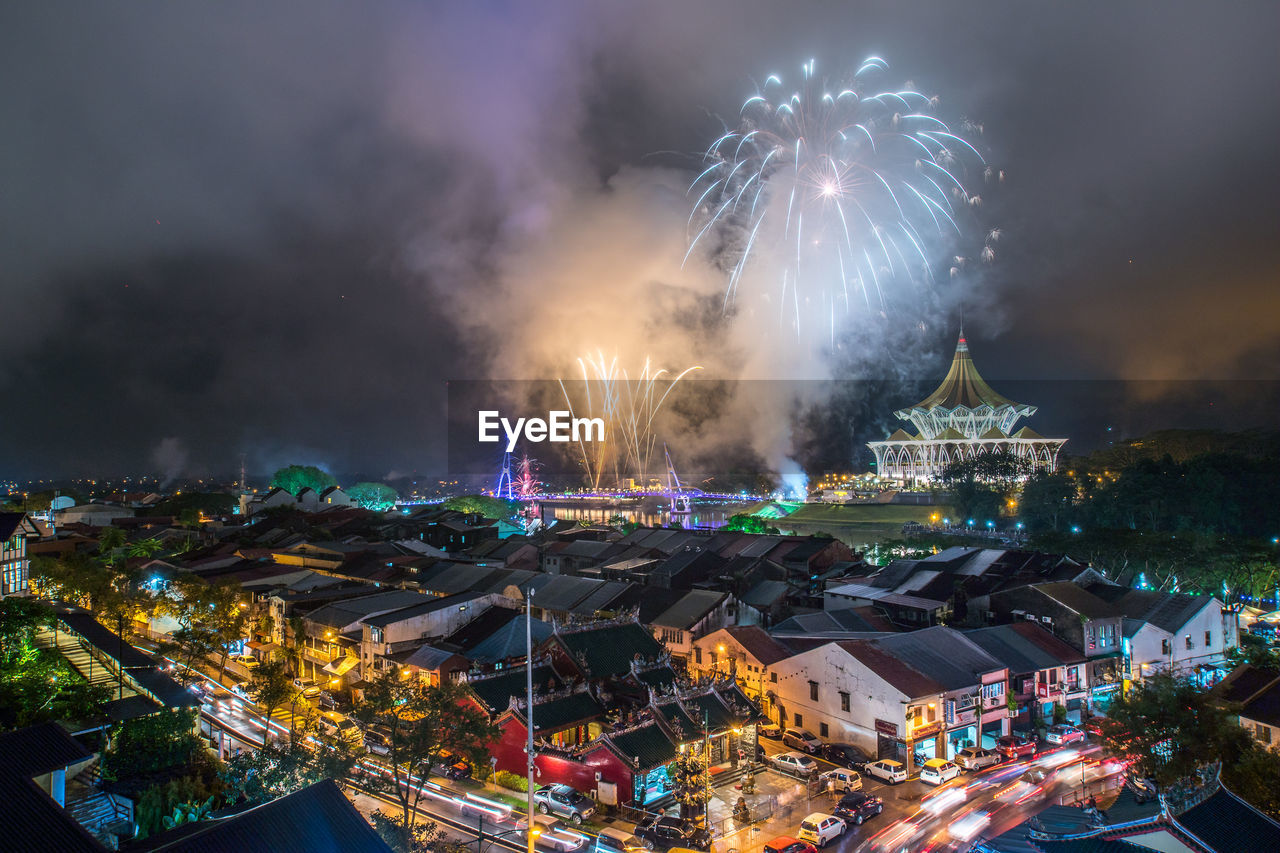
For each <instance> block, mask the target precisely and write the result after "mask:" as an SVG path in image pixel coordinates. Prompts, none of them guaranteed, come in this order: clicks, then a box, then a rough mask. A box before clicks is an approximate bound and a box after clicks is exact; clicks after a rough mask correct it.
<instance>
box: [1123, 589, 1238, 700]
mask: <svg viewBox="0 0 1280 853" xmlns="http://www.w3.org/2000/svg"><path fill="white" fill-rule="evenodd" d="M1113 603H1114V604H1115V606H1116V608H1117V609H1118V610H1119V611H1120V612H1121V613H1123V614H1124V617H1125V618H1124V659H1125V670H1126V674H1127V677H1128V678H1129V679H1130V680H1133V681H1141V680H1142V679H1144V678H1146V677H1147V676H1149V675H1153V674H1155V673H1157V672H1166V671H1167V672H1173V673H1175V674H1177V675H1188V676H1198V677H1199V676H1205V675H1211V674H1212V673H1215V672H1220V671H1222V670H1223V669H1225V668H1226V666H1227V664H1226V660H1227V652H1228V651H1229V650H1230V649H1233V648H1235V647H1236V646H1238V645H1239V644H1240V632H1239V628H1238V627H1237V624H1236V614H1235V612H1234V611H1233V610H1231V609H1229V608H1225V607H1224V606H1223V604H1222V602H1221V601H1219V600H1218V599H1216V598H1213V597H1207V596H1203V595H1175V594H1171V593H1164V592H1155V591H1153V590H1140V589H1133V590H1128V591H1126V592H1125V594H1124V595H1123V596H1121V597H1120V598H1118V599H1117V600H1116V601H1114V602H1113Z"/></svg>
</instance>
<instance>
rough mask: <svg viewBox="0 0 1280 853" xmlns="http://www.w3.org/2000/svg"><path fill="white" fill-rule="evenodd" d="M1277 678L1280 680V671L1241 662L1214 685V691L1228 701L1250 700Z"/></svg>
mask: <svg viewBox="0 0 1280 853" xmlns="http://www.w3.org/2000/svg"><path fill="white" fill-rule="evenodd" d="M1277 680H1280V672H1277V671H1276V670H1271V669H1263V668H1261V667H1257V666H1254V665H1253V664H1249V663H1246V664H1241V665H1240V666H1238V667H1236V668H1235V669H1234V670H1232V671H1231V673H1230V674H1229V675H1228V676H1227V677H1226V678H1224V679H1223V680H1222V681H1220V682H1218V683H1217V684H1216V685H1214V688H1213V693H1214V695H1216V696H1217V697H1218V698H1220V699H1222V700H1223V701H1226V702H1248V701H1249V700H1250V699H1252V698H1253V697H1254V696H1256V695H1257V694H1258V693H1260V692H1261V691H1263V690H1265V689H1266V688H1267V687H1270V686H1271V685H1273V684H1275V683H1276V681H1277Z"/></svg>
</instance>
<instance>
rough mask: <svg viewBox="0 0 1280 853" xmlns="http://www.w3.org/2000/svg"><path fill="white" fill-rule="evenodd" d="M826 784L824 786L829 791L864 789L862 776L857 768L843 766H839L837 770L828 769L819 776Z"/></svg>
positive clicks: (845, 791)
mask: <svg viewBox="0 0 1280 853" xmlns="http://www.w3.org/2000/svg"><path fill="white" fill-rule="evenodd" d="M818 778H819V779H821V780H822V781H823V782H824V783H825V784H824V787H825V788H826V789H827V790H828V791H842V792H844V793H848V792H849V791H861V790H862V777H861V776H859V775H858V771H856V770H845V769H844V768H843V767H837V768H836V769H835V770H828V771H827V772H826V773H823V774H822V775H821V776H819V777H818Z"/></svg>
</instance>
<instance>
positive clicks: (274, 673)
mask: <svg viewBox="0 0 1280 853" xmlns="http://www.w3.org/2000/svg"><path fill="white" fill-rule="evenodd" d="M249 693H250V695H252V696H253V698H254V701H256V702H257V703H258V704H259V705H261V706H262V711H263V715H264V716H265V717H266V723H267V724H266V727H265V728H264V729H263V732H262V746H263V748H265V747H266V746H267V744H268V743H270V741H271V713H272V712H273V711H275V710H276V709H277V708H279V707H281V706H282V705H284V704H285V703H286V702H288V701H290V700H291V699H293V698H294V696H296V695H297V693H298V688H296V687H294V686H293V673H292V672H290V671H289V663H288V661H285V660H269V661H267V662H266V663H263V664H260V665H258V666H256V667H254V669H253V672H252V674H250V676H249Z"/></svg>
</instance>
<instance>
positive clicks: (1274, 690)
mask: <svg viewBox="0 0 1280 853" xmlns="http://www.w3.org/2000/svg"><path fill="white" fill-rule="evenodd" d="M1240 716H1241V717H1242V718H1244V719H1248V720H1253V721H1254V722H1258V723H1266V724H1267V725H1269V726H1280V684H1272V685H1271V686H1270V687H1267V688H1265V689H1263V690H1262V691H1261V692H1260V693H1258V694H1257V695H1256V696H1254V697H1253V698H1252V699H1250V700H1249V701H1248V702H1246V703H1245V704H1244V705H1243V706H1242V707H1241V708H1240Z"/></svg>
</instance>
